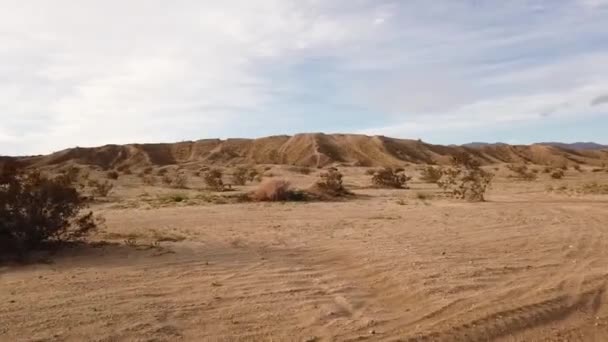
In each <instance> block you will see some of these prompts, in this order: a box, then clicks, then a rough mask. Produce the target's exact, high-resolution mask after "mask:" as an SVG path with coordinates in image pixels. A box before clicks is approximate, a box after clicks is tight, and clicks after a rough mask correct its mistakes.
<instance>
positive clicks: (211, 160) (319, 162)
mask: <svg viewBox="0 0 608 342" xmlns="http://www.w3.org/2000/svg"><path fill="white" fill-rule="evenodd" d="M463 151H466V152H468V153H471V154H473V155H474V156H475V157H476V158H477V159H478V160H480V161H481V162H482V163H484V164H494V163H523V162H528V163H533V164H540V165H563V164H571V163H578V164H589V165H602V164H603V163H606V162H608V149H606V150H574V149H569V148H566V147H561V146H555V145H547V144H533V145H507V144H488V145H478V146H474V147H470V146H455V145H450V146H444V145H434V144H429V143H425V142H423V141H421V140H412V139H398V138H390V137H386V136H382V135H376V136H367V135H362V134H325V133H300V134H295V135H291V136H289V135H276V136H269V137H263V138H256V139H245V138H242V139H241V138H232V139H225V140H222V139H202V140H196V141H182V142H176V143H147V144H127V145H105V146H100V147H86V148H85V147H76V148H70V149H66V150H63V151H59V152H56V153H53V154H49V155H44V156H34V157H19V158H18V159H20V160H21V161H23V162H25V163H26V164H27V165H30V166H34V167H45V166H60V165H63V164H68V163H73V164H84V165H95V166H98V167H100V168H102V169H112V168H118V167H134V168H139V167H142V168H143V167H149V166H166V165H176V164H177V165H187V164H195V165H196V164H201V165H236V164H286V165H299V166H309V167H324V166H327V165H335V164H342V165H350V166H374V167H377V166H399V165H403V164H404V163H413V164H445V163H448V162H449V160H450V157H451V156H452V155H454V154H455V153H458V152H463Z"/></svg>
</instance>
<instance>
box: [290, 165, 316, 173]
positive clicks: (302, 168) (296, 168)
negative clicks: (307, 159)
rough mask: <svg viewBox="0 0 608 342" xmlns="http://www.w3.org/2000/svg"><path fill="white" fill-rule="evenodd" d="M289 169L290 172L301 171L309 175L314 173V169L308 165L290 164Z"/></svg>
mask: <svg viewBox="0 0 608 342" xmlns="http://www.w3.org/2000/svg"><path fill="white" fill-rule="evenodd" d="M287 170H288V171H290V172H294V173H300V174H303V175H309V174H311V173H312V170H311V169H310V168H309V167H306V166H290V167H289V168H287Z"/></svg>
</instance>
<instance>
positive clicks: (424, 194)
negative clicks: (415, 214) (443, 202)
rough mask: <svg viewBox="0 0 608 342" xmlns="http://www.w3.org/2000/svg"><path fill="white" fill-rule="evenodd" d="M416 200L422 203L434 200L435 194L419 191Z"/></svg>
mask: <svg viewBox="0 0 608 342" xmlns="http://www.w3.org/2000/svg"><path fill="white" fill-rule="evenodd" d="M416 198H417V199H419V200H421V201H426V200H431V199H433V198H434V196H433V194H432V193H430V192H425V191H417V192H416Z"/></svg>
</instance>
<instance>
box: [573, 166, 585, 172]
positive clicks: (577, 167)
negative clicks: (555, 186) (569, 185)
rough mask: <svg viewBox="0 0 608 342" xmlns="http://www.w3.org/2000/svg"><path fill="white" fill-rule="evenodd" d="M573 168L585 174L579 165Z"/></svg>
mask: <svg viewBox="0 0 608 342" xmlns="http://www.w3.org/2000/svg"><path fill="white" fill-rule="evenodd" d="M572 168H573V169H574V170H576V171H578V172H583V169H581V166H580V165H578V164H575V165H574V166H572Z"/></svg>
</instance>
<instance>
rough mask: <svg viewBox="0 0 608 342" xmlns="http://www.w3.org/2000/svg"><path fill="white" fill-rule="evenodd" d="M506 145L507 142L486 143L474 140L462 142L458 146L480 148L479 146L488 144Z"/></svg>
mask: <svg viewBox="0 0 608 342" xmlns="http://www.w3.org/2000/svg"><path fill="white" fill-rule="evenodd" d="M506 145H508V144H505V143H501V142H496V143H486V142H478V141H474V142H470V143H468V144H463V145H460V146H463V147H470V148H480V147H488V146H506Z"/></svg>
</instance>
